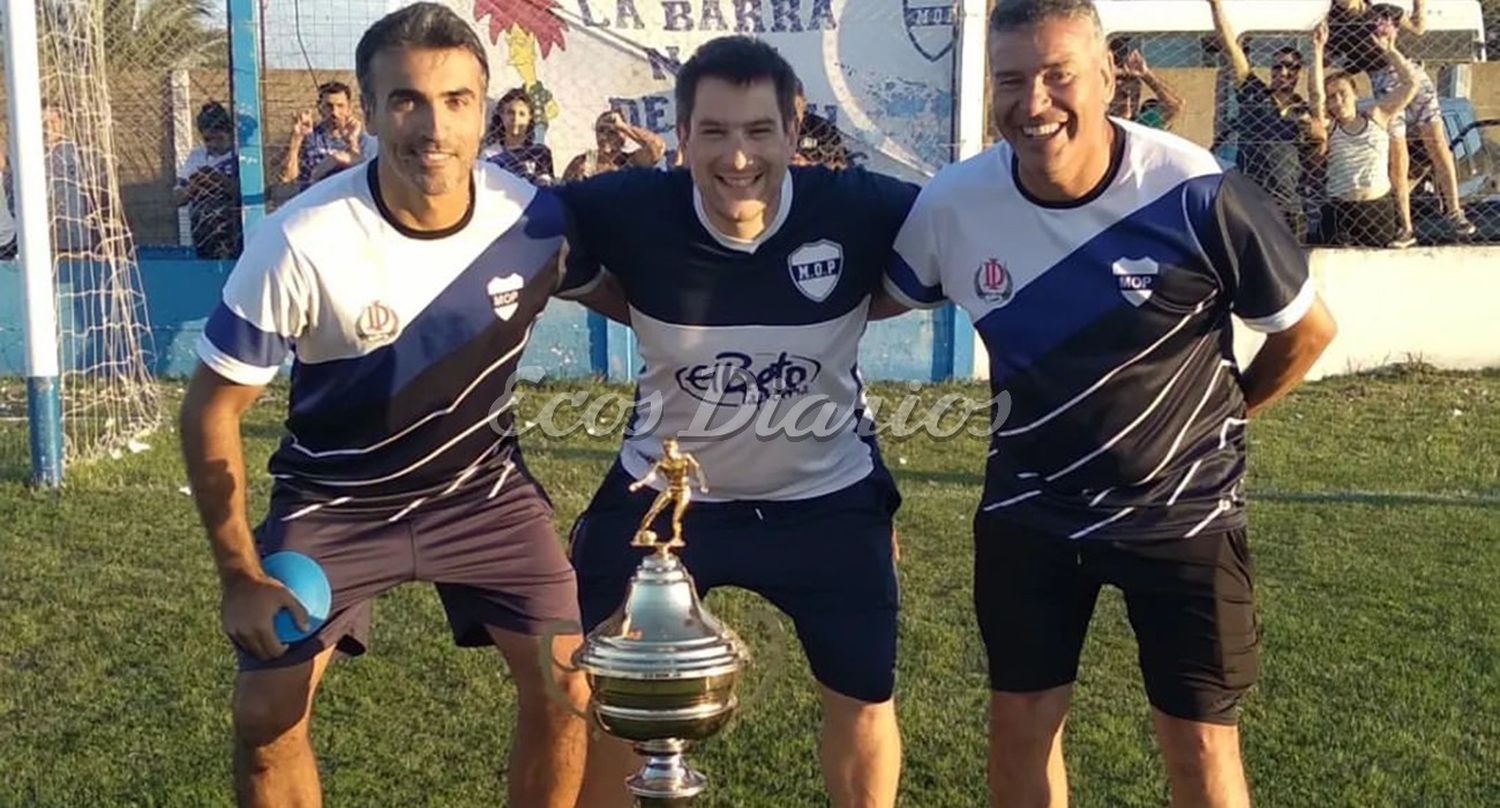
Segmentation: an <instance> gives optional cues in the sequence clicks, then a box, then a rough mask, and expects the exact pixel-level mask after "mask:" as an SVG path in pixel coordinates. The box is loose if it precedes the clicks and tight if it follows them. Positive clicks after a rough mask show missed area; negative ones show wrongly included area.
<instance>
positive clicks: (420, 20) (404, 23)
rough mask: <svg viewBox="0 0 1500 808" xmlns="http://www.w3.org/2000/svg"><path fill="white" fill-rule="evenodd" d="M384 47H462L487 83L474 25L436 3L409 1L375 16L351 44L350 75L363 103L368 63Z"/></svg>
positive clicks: (370, 97)
mask: <svg viewBox="0 0 1500 808" xmlns="http://www.w3.org/2000/svg"><path fill="white" fill-rule="evenodd" d="M386 48H414V49H422V50H466V51H468V52H469V53H470V54H472V55H473V56H474V58H475V59H477V60H478V61H479V69H480V70H481V71H482V72H483V73H484V83H485V84H486V85H488V84H489V83H490V60H489V57H487V56H486V55H485V53H484V44H483V43H481V42H480V41H479V35H478V34H476V33H474V26H472V25H470V24H468V23H467V22H465V21H464V19H463V18H462V17H460V16H458V14H456V13H454V11H453V10H452V9H450V8H448V7H447V6H445V5H442V4H440V3H430V2H428V3H413V4H412V5H409V6H406V7H405V8H401V9H398V10H396V11H392V12H391V13H389V14H387V15H385V16H384V17H381V18H380V19H378V20H376V21H375V24H374V25H371V26H370V27H369V28H368V29H366V30H365V33H364V36H362V37H360V38H359V45H358V46H356V47H355V48H354V76H355V79H356V80H357V81H358V82H359V92H360V101H361V102H363V103H364V104H365V105H366V106H369V105H370V102H371V101H373V100H374V97H373V91H372V90H371V89H370V63H371V62H373V61H374V60H375V54H377V53H379V52H381V51H383V50H385V49H386Z"/></svg>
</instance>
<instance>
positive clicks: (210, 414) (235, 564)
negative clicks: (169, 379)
mask: <svg viewBox="0 0 1500 808" xmlns="http://www.w3.org/2000/svg"><path fill="white" fill-rule="evenodd" d="M180 426H181V433H182V455H183V459H184V461H185V462H186V464H187V472H188V483H189V485H191V487H192V492H193V501H194V502H195V503H196V504H197V506H198V516H199V518H200V519H201V520H202V522H203V527H204V530H205V531H206V532H207V533H208V542H209V547H210V548H211V550H212V551H213V557H214V567H215V568H216V569H217V570H218V572H219V577H220V578H221V579H228V578H233V577H237V576H243V575H253V574H257V573H258V572H259V571H260V559H259V556H258V555H257V554H256V552H255V541H254V538H253V536H252V534H251V532H250V523H249V521H248V520H247V519H246V517H245V460H244V449H243V446H242V444H241V441H240V429H239V416H238V415H237V414H235V413H232V412H225V411H222V410H218V411H216V410H214V409H204V408H200V407H195V406H192V402H191V401H189V402H187V403H185V404H184V407H183V415H182V419H181V424H180Z"/></svg>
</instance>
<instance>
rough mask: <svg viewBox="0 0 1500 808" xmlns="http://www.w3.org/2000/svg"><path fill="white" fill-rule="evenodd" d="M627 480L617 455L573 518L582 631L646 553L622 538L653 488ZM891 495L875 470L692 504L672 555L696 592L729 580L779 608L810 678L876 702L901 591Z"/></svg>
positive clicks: (891, 677)
mask: <svg viewBox="0 0 1500 808" xmlns="http://www.w3.org/2000/svg"><path fill="white" fill-rule="evenodd" d="M630 482H631V478H630V476H629V475H628V474H626V473H625V471H624V470H623V469H621V468H620V466H619V464H618V463H616V464H615V466H614V468H612V469H611V470H610V472H609V474H608V475H607V476H606V477H605V479H604V483H603V484H602V485H600V487H599V491H598V493H596V494H595V495H594V500H593V502H591V503H590V504H589V507H588V509H587V510H585V511H584V512H583V514H582V515H580V516H579V517H578V521H577V523H575V525H574V527H573V548H572V556H573V564H574V566H575V567H577V569H578V596H579V603H580V609H581V611H582V614H583V625H584V630H586V631H587V630H591V629H593V627H594V626H596V625H598V624H599V623H601V622H603V621H604V619H605V618H607V617H609V616H610V615H611V614H612V613H614V611H615V609H617V608H619V606H620V603H621V602H622V601H623V600H624V598H625V589H626V586H627V585H628V584H629V582H630V576H631V574H632V573H633V572H634V571H635V568H636V565H638V564H640V561H641V558H642V557H643V556H644V555H645V553H646V551H645V550H643V549H642V548H639V547H632V546H631V544H630V540H631V538H632V537H633V536H634V535H635V531H636V528H637V526H638V525H639V524H640V521H641V517H642V516H644V515H645V513H646V510H647V508H649V507H650V506H651V502H652V500H653V499H655V498H656V492H655V491H653V490H651V489H649V488H647V489H643V490H641V491H638V492H635V493H631V492H630V491H627V490H626V486H628V485H629V484H630ZM899 503H900V496H899V495H898V494H897V493H896V488H895V484H894V482H892V481H891V478H890V475H889V474H887V473H886V472H885V471H884V469H877V470H876V471H875V472H874V473H872V474H871V475H870V476H868V477H866V478H865V479H863V480H861V481H859V482H857V483H855V484H853V485H851V486H849V487H847V488H843V489H841V490H838V491H835V492H833V493H831V494H825V495H823V496H820V497H812V498H809V499H801V500H789V501H748V500H737V501H732V502H694V503H692V504H691V505H690V506H689V507H688V509H687V513H686V514H685V515H684V517H683V524H682V533H683V540H684V541H685V542H686V543H687V546H686V547H683V548H681V557H682V562H683V564H685V565H686V566H687V568H688V572H689V573H690V574H691V575H692V576H693V581H694V583H696V584H697V587H698V594H699V595H700V596H706V595H707V594H708V592H709V591H710V590H712V589H714V588H715V587H719V586H738V587H741V588H743V589H747V590H749V591H751V592H754V593H756V594H758V595H760V596H762V597H764V598H765V599H766V600H768V601H770V602H771V604H772V605H773V606H775V607H776V608H778V609H780V610H781V611H782V612H784V613H785V614H786V615H787V616H788V617H790V618H791V619H792V622H793V624H795V626H796V629H797V637H798V639H800V640H801V641H802V648H803V651H804V652H805V653H806V654H807V661H808V665H809V667H811V668H812V672H813V676H814V677H815V678H816V679H817V680H818V682H819V683H821V684H823V685H824V686H826V687H828V688H829V689H830V690H833V691H835V692H838V693H841V694H843V695H845V696H849V697H850V698H854V699H859V700H860V701H865V702H870V703H879V702H883V701H886V700H888V699H890V697H891V692H892V690H893V688H894V687H895V683H896V629H897V625H896V617H897V609H898V606H899V601H900V598H899V592H898V588H897V583H896V568H895V564H894V562H893V559H892V552H891V550H892V548H891V516H892V514H894V513H895V511H896V509H897V507H898V506H899ZM668 524H669V523H668V521H667V519H666V517H663V518H662V519H661V520H660V521H658V522H657V523H656V531H657V533H658V534H659V535H662V536H666V535H667V532H668V531H669V530H670V528H669V527H668Z"/></svg>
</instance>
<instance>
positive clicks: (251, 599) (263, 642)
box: [219, 572, 308, 659]
mask: <svg viewBox="0 0 1500 808" xmlns="http://www.w3.org/2000/svg"><path fill="white" fill-rule="evenodd" d="M283 607H285V608H286V609H287V610H288V611H290V612H291V613H292V620H293V621H294V622H295V623H296V624H297V628H298V629H300V630H302V631H306V630H307V625H308V624H307V610H306V609H304V608H302V603H301V602H300V601H298V600H297V596H296V595H293V594H292V591H291V590H290V589H287V588H286V586H285V585H284V584H282V583H281V582H280V581H278V580H276V579H275V578H272V577H271V576H269V575H266V574H265V573H264V572H260V573H253V574H245V575H240V576H236V577H233V578H230V579H228V580H226V581H225V582H224V585H223V587H222V592H221V595H220V601H219V618H220V621H221V622H222V624H223V626H224V633H225V634H228V635H229V638H230V639H231V640H234V641H235V643H236V644H238V645H239V646H240V647H241V648H243V649H245V650H246V651H248V652H249V653H250V654H251V655H253V656H255V657H256V658H257V659H275V658H276V657H279V656H281V655H282V654H284V653H286V644H285V643H283V642H282V641H281V640H280V639H278V638H277V637H276V627H275V622H274V621H275V619H276V613H277V612H279V611H281V609H282V608H283Z"/></svg>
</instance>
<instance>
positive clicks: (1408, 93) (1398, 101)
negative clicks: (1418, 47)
mask: <svg viewBox="0 0 1500 808" xmlns="http://www.w3.org/2000/svg"><path fill="white" fill-rule="evenodd" d="M1387 58H1389V59H1390V62H1391V66H1392V67H1394V68H1395V69H1396V78H1397V82H1396V89H1395V91H1394V92H1392V93H1391V94H1390V96H1389V97H1388V98H1387V99H1386V100H1385V101H1384V102H1383V103H1381V104H1380V107H1381V108H1382V109H1384V110H1385V112H1386V114H1387V115H1390V116H1392V117H1394V116H1396V115H1399V114H1401V111H1402V110H1404V109H1406V105H1407V104H1410V103H1411V100H1412V99H1413V98H1416V97H1417V84H1418V79H1417V68H1416V66H1415V65H1413V64H1412V63H1411V62H1410V61H1409V60H1408V59H1407V58H1406V57H1405V56H1403V55H1402V54H1401V53H1400V52H1398V51H1396V50H1394V49H1393V50H1391V52H1390V54H1389V55H1388V56H1387Z"/></svg>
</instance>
